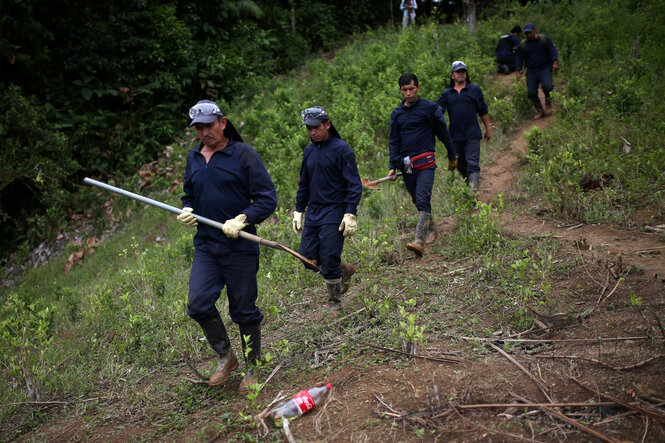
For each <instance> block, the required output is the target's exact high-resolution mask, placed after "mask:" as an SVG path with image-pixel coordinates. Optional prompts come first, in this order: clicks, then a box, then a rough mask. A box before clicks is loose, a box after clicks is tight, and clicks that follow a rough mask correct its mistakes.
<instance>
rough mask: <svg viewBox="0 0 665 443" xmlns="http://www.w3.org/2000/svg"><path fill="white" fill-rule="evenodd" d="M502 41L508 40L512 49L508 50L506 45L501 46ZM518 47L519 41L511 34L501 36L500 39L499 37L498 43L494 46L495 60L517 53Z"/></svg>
mask: <svg viewBox="0 0 665 443" xmlns="http://www.w3.org/2000/svg"><path fill="white" fill-rule="evenodd" d="M502 40H509V41H510V43H511V44H512V47H511V48H510V49H508V45H507V44H503V42H502ZM519 46H520V39H519V38H517V36H515V35H514V34H511V33H508V34H503V35H502V36H501V37H499V43H498V44H497V46H496V50H495V55H496V58H501V57H505V56H507V55H513V54H514V53H515V52H517V49H518V48H519Z"/></svg>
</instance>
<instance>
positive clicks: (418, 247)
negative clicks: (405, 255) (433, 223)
mask: <svg viewBox="0 0 665 443" xmlns="http://www.w3.org/2000/svg"><path fill="white" fill-rule="evenodd" d="M406 249H408V250H409V251H412V252H415V253H416V255H417V256H418V257H422V256H423V252H425V244H424V243H423V242H421V241H414V242H413V243H407V245H406Z"/></svg>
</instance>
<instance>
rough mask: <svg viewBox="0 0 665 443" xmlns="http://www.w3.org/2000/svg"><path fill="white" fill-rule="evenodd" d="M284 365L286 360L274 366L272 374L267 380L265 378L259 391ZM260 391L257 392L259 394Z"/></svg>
mask: <svg viewBox="0 0 665 443" xmlns="http://www.w3.org/2000/svg"><path fill="white" fill-rule="evenodd" d="M284 363H286V360H282V361H281V362H280V363H279V364H278V365H277V366H275V369H273V370H272V372H271V373H270V375H269V376H268V378H266V381H264V382H263V384H262V385H261V389H263V388H264V387H265V385H267V384H268V382H269V381H270V379H271V378H273V376H274V375H275V374H277V371H279V370H280V369H281V367H282V366H283V365H284ZM261 389H259V392H261Z"/></svg>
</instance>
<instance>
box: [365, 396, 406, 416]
mask: <svg viewBox="0 0 665 443" xmlns="http://www.w3.org/2000/svg"><path fill="white" fill-rule="evenodd" d="M372 395H373V396H374V398H376V400H377V401H378V402H379V403H381V404H382V405H383V406H385V407H386V408H387V409H388V410H390V412H392V413H393V414H396V415H399V416H402V415H405V414H401V413H399V412H397V411H396V410H394V409H393V408H392V407H391V406H389V405H388V404H386V402H384V401H383V400H382V399H381V397H379V396H378V395H376V394H374V393H372Z"/></svg>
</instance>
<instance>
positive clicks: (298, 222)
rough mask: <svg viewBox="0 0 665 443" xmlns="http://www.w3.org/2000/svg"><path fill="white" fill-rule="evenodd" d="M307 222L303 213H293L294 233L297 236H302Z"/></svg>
mask: <svg viewBox="0 0 665 443" xmlns="http://www.w3.org/2000/svg"><path fill="white" fill-rule="evenodd" d="M304 222H305V214H303V213H302V212H298V211H293V222H292V225H293V232H295V233H296V234H298V235H300V234H302V226H303V223H304Z"/></svg>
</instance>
